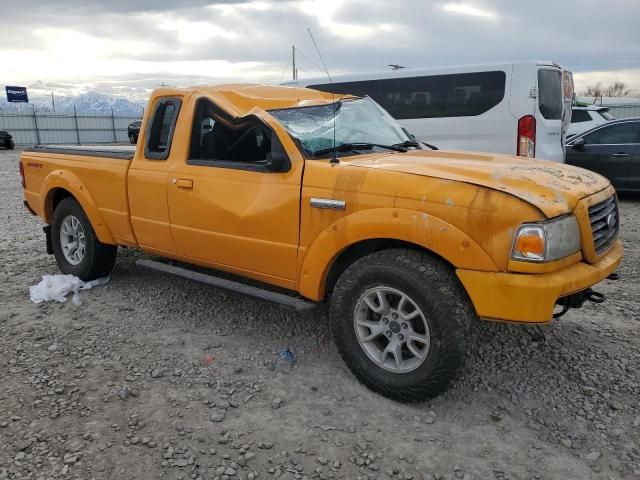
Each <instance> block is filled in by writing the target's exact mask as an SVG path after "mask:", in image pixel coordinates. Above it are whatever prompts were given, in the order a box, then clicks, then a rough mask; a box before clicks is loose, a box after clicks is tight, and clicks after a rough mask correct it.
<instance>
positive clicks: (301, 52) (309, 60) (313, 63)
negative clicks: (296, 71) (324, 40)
mask: <svg viewBox="0 0 640 480" xmlns="http://www.w3.org/2000/svg"><path fill="white" fill-rule="evenodd" d="M296 51H297V52H298V53H299V54H300V55H302V56H303V57H304V58H305V59H306V60H307V62H309V63H310V64H311V65H313V66H314V67H316V68H317V69H318V70H320V71H321V72H323V71H324V69H323V68H322V67H321V66H320V65H318V64H317V63H315V62H314V61H313V60H311V59H310V58H309V57H307V56H306V55H305V54H304V52H303V51H302V50H300V49H299V48H296Z"/></svg>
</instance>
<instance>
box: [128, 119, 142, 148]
mask: <svg viewBox="0 0 640 480" xmlns="http://www.w3.org/2000/svg"><path fill="white" fill-rule="evenodd" d="M141 125H142V122H141V121H140V120H136V121H135V122H131V123H130V124H129V126H128V127H127V134H128V136H129V141H130V142H131V143H136V142H137V141H138V136H139V135H140V126H141Z"/></svg>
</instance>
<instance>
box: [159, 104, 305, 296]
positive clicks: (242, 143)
mask: <svg viewBox="0 0 640 480" xmlns="http://www.w3.org/2000/svg"><path fill="white" fill-rule="evenodd" d="M214 112H216V107H215V105H214V104H213V103H212V102H211V101H209V100H207V99H205V98H201V99H200V100H199V101H198V105H197V108H196V114H195V119H194V123H193V128H192V139H191V148H190V152H189V154H188V156H187V157H188V158H184V159H181V161H178V162H176V163H175V164H174V168H173V170H172V172H171V181H170V185H169V193H168V199H169V212H170V218H171V232H172V235H173V239H174V242H175V245H176V250H177V252H178V253H179V254H180V255H181V256H184V257H191V258H195V259H198V260H202V261H205V262H207V263H211V264H214V265H216V266H218V267H220V268H221V269H224V270H231V271H235V272H236V273H240V274H243V275H247V276H250V277H253V278H257V279H260V280H263V281H268V282H269V283H274V284H278V285H281V286H284V287H287V288H293V287H294V285H295V278H296V259H297V251H298V232H299V219H300V183H301V178H302V167H303V164H302V162H303V160H302V157H299V158H292V159H291V162H290V167H289V169H288V170H287V171H279V172H276V171H273V170H271V169H270V167H269V158H271V157H272V156H273V155H274V151H275V150H278V149H280V150H278V152H276V154H278V153H279V154H280V155H282V153H283V152H284V148H283V147H282V144H281V143H280V141H279V139H278V136H277V133H276V132H275V131H274V130H273V128H272V127H273V126H269V125H267V124H265V123H263V122H261V121H260V120H259V119H257V118H254V119H253V120H252V121H250V122H246V123H245V124H244V125H242V126H237V125H233V124H231V123H229V122H226V121H224V120H223V119H222V118H220V117H219V116H217V114H216V113H214ZM217 112H219V109H218V110H217ZM280 129H281V127H280ZM281 130H282V129H281ZM289 143H291V146H293V143H292V142H289Z"/></svg>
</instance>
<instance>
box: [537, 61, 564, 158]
mask: <svg viewBox="0 0 640 480" xmlns="http://www.w3.org/2000/svg"><path fill="white" fill-rule="evenodd" d="M562 86H563V79H562V71H561V70H560V69H559V68H553V67H549V68H544V67H543V68H539V69H538V108H537V109H536V113H535V117H536V154H535V156H536V158H540V159H543V160H554V161H556V162H564V136H565V135H566V129H568V124H567V125H566V127H563V124H564V122H566V121H567V118H568V121H569V122H570V121H571V114H570V110H571V104H569V112H565V103H564V99H563V91H562V90H563V88H562ZM563 132H564V133H563Z"/></svg>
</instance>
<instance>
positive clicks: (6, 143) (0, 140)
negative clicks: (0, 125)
mask: <svg viewBox="0 0 640 480" xmlns="http://www.w3.org/2000/svg"><path fill="white" fill-rule="evenodd" d="M0 145H1V146H3V147H4V148H6V149H7V150H13V147H15V146H16V145H15V143H13V137H12V136H11V134H9V132H5V131H4V130H0Z"/></svg>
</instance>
